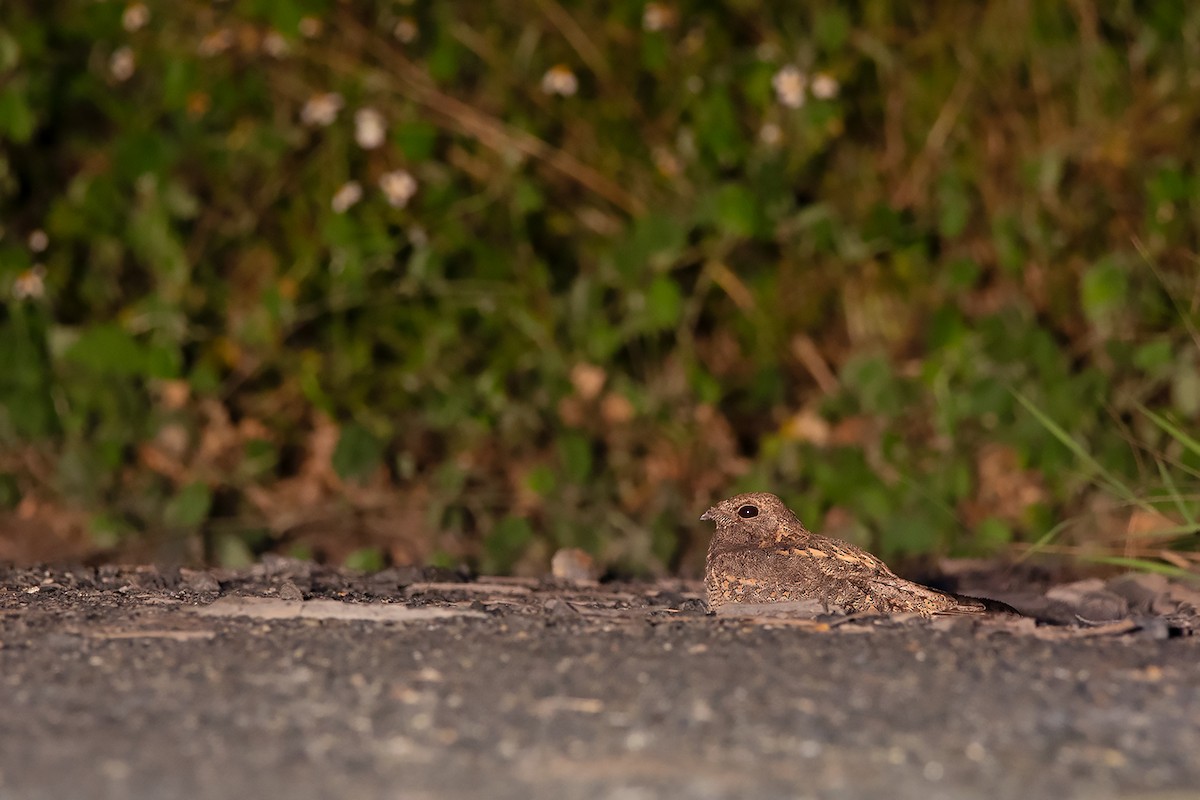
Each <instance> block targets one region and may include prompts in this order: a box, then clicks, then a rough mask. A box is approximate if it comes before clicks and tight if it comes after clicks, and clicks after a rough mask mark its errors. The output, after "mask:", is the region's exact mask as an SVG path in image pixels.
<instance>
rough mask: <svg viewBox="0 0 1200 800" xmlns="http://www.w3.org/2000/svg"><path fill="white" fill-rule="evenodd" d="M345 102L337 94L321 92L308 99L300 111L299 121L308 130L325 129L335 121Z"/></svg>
mask: <svg viewBox="0 0 1200 800" xmlns="http://www.w3.org/2000/svg"><path fill="white" fill-rule="evenodd" d="M343 105H345V102H344V101H343V100H342V96H341V95H340V94H338V93H337V92H321V93H320V94H314V95H313V96H312V97H310V98H308V102H307V103H305V104H304V108H302V109H300V121H301V122H303V123H304V124H305V125H308V126H309V127H310V128H316V127H321V128H324V127H327V126H329V125H331V124H333V121H334V120H335V119H337V115H338V112H339V111H341V110H342V106H343Z"/></svg>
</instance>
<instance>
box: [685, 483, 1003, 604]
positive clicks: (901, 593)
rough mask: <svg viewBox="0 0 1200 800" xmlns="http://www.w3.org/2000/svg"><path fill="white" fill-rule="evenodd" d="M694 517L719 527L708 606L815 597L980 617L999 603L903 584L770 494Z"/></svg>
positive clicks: (711, 555)
mask: <svg viewBox="0 0 1200 800" xmlns="http://www.w3.org/2000/svg"><path fill="white" fill-rule="evenodd" d="M700 519H703V520H711V521H713V522H715V523H716V525H717V530H716V532H715V533H714V534H713V538H712V543H711V544H710V545H709V547H708V561H707V564H706V567H705V571H704V584H705V588H706V589H707V590H708V605H709V608H712V609H716V608H717V607H718V606H722V605H725V604H726V603H778V602H788V601H802V600H815V601H817V602H819V603H821V604H822V605H823V606H824V607H825V608H826V609H827V610H829V611H842V612H845V613H877V614H890V613H898V612H915V613H918V614H925V615H932V614H978V613H983V612H986V611H988V610H990V607H991V606H997V605H1001V604H989V603H988V602H985V601H982V600H977V599H975V598H973V597H960V596H956V595H951V594H947V593H945V592H939V591H937V590H936V589H930V588H929V587H927V586H922V585H920V584H919V583H913V582H912V581H906V580H904V579H903V578H901V577H898V576H897V575H896V574H895V573H893V572H892V571H891V570H890V569H888V568H887V565H886V564H884V563H883V562H882V561H880V560H879V559H878V558H876V557H875V556H873V555H871V554H870V553H868V552H866V551H864V550H862V549H861V548H858V547H855V546H854V545H852V544H849V543H848V542H842V541H839V540H837V539H830V538H829V537H827V536H818V535H817V534H815V533H811V532H809V530H808V529H807V528H805V527H804V523H802V522H801V521H800V520H799V519H798V518H797V517H796V515H795V514H794V513H792V510H791V509H789V508H788V507H787V506H786V505H784V504H783V501H782V500H780V499H779V498H778V497H776V496H775V495H773V494H768V493H766V492H751V493H749V494H739V495H737V496H736V497H731V498H729V499H728V500H726V501H724V502H722V503H718V504H717V505H715V506H713V507H712V508H710V509H709V510H708V511H706V512H705V513H704V516H702V517H701V518H700Z"/></svg>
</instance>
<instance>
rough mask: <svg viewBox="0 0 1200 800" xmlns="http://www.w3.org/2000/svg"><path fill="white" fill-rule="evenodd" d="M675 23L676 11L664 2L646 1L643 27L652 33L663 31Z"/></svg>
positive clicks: (643, 12)
mask: <svg viewBox="0 0 1200 800" xmlns="http://www.w3.org/2000/svg"><path fill="white" fill-rule="evenodd" d="M674 24H675V11H674V9H671V8H669V7H667V6H665V5H663V4H662V3H646V8H645V9H644V10H643V11H642V28H643V29H644V30H647V31H650V32H651V33H654V32H657V31H663V30H666V29H667V28H669V27H671V26H672V25H674Z"/></svg>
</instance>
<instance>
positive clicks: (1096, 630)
mask: <svg viewBox="0 0 1200 800" xmlns="http://www.w3.org/2000/svg"><path fill="white" fill-rule="evenodd" d="M698 588H699V587H697V586H696V585H694V584H687V583H682V582H673V583H659V584H652V585H650V584H642V585H632V584H616V585H613V584H605V585H600V586H579V585H575V586H567V585H561V584H560V585H555V584H553V583H549V582H542V583H535V582H522V581H515V580H507V581H502V580H498V579H481V580H479V581H474V582H465V583H464V582H459V579H458V578H456V577H455V576H452V575H437V574H430V573H421V572H417V571H413V570H409V571H404V570H390V571H388V572H385V573H381V574H379V575H376V576H370V577H368V576H358V575H352V574H345V573H340V572H336V571H332V570H326V569H321V568H317V567H313V566H312V565H307V564H301V563H298V562H290V561H281V560H279V561H275V562H272V563H270V564H267V565H265V566H261V567H258V568H256V569H255V570H252V571H249V572H244V573H204V572H195V573H193V572H187V571H184V572H183V573H180V572H179V571H178V570H162V571H159V570H156V569H153V568H140V569H116V568H101V569H100V570H95V569H84V568H79V569H74V570H68V571H61V570H55V571H50V570H16V569H7V570H5V569H2V568H0V712H2V714H3V716H2V718H0V719H2V724H0V798H2V799H3V800H26V799H28V800H42V799H43V798H45V799H47V800H48V799H49V798H55V800H59V799H60V798H121V799H122V800H126V799H129V800H143V799H145V800H151V799H152V798H153V800H160V799H161V798H222V800H224V799H225V798H232V797H254V798H258V797H262V798H289V799H293V798H294V799H295V800H304V799H305V798H356V800H371V799H373V798H398V799H399V798H403V799H404V800H408V799H410V798H411V799H413V800H423V799H424V798H488V799H489V800H490V799H492V798H555V799H558V798H567V799H570V798H596V799H597V800H601V799H604V800H649V799H650V798H674V797H678V798H751V797H753V798H810V797H811V798H864V797H865V798H876V797H877V798H895V799H897V800H904V799H905V798H922V799H924V798H955V799H956V800H959V799H961V798H985V797H986V798H1020V800H1035V799H1036V798H1067V797H1075V798H1110V797H1121V798H1130V799H1131V800H1132V798H1139V799H1142V800H1150V799H1151V798H1154V799H1155V800H1182V798H1200V636H1197V635H1194V633H1195V631H1196V630H1197V628H1200V624H1198V621H1200V620H1198V617H1197V614H1196V604H1197V600H1198V598H1200V595H1197V593H1196V591H1195V589H1194V588H1193V587H1180V586H1172V585H1168V584H1165V583H1163V582H1162V581H1160V580H1158V579H1152V578H1138V579H1132V580H1125V581H1123V582H1122V581H1109V582H1108V583H1104V584H1101V583H1100V582H1093V583H1091V584H1082V585H1076V586H1073V587H1065V588H1064V587H1059V588H1057V589H1051V590H1050V591H1049V592H1047V590H1046V589H1047V587H1027V589H1028V590H1027V591H1025V593H1024V595H1021V596H1017V595H1020V592H1017V593H1016V594H1010V595H1009V596H1007V597H1005V598H1002V599H1009V600H1014V599H1015V600H1020V601H1023V602H1025V603H1026V605H1027V606H1028V605H1029V604H1030V603H1034V604H1035V605H1036V602H1041V607H1040V610H1039V611H1037V613H1038V615H1039V616H1040V617H1041V618H1042V619H1043V620H1052V619H1056V620H1057V621H1058V622H1060V623H1067V624H1058V625H1055V624H1048V623H1047V622H1045V621H1043V622H1037V621H1035V620H1033V619H1013V618H995V619H987V620H975V619H971V618H944V619H934V620H932V621H930V620H924V619H919V618H887V619H880V618H873V619H872V618H862V619H846V618H837V617H829V618H824V617H822V618H818V619H809V618H795V617H788V616H784V617H778V616H769V615H768V613H769V609H767V610H764V609H743V610H741V611H736V610H735V612H736V614H735V615H728V616H725V615H723V616H712V615H709V614H707V613H706V611H705V608H704V605H703V603H702V602H701V600H700V595H699V594H698ZM960 588H961V587H960ZM1035 601H1036V602H1035ZM1084 612H1086V614H1091V615H1092V616H1091V617H1087V616H1085V613H1084ZM738 614H740V615H738ZM1097 617H1101V618H1099V619H1097ZM1081 618H1082V619H1081Z"/></svg>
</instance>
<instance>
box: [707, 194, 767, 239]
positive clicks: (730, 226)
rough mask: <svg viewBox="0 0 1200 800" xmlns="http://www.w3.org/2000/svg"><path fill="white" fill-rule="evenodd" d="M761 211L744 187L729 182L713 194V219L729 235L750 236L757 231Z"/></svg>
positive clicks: (752, 196)
mask: <svg viewBox="0 0 1200 800" xmlns="http://www.w3.org/2000/svg"><path fill="white" fill-rule="evenodd" d="M760 219H761V211H760V209H759V207H758V201H757V200H756V199H755V197H754V195H753V194H751V193H750V190H749V189H747V188H746V187H744V186H742V185H740V184H736V183H729V184H726V185H724V186H722V187H721V188H720V189H718V190H717V192H716V194H715V195H714V196H713V220H714V221H715V222H716V224H717V227H718V228H719V229H720V230H721V231H722V232H724V233H726V234H727V235H729V236H737V237H747V238H748V237H751V236H754V234H755V233H757V232H758V229H759V224H760Z"/></svg>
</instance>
